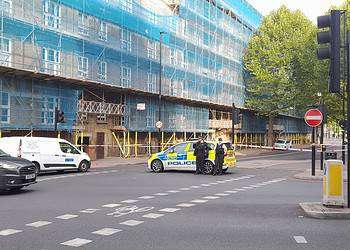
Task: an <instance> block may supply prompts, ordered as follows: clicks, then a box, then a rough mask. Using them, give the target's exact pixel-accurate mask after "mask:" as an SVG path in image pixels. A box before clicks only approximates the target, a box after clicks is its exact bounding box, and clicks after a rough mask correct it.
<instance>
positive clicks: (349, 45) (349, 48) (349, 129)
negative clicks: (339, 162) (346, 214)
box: [346, 31, 350, 208]
mask: <svg viewBox="0 0 350 250" xmlns="http://www.w3.org/2000/svg"><path fill="white" fill-rule="evenodd" d="M346 55H347V67H346V69H347V86H346V92H347V117H346V119H347V122H346V134H347V144H348V148H347V154H348V155H347V161H348V162H347V180H348V181H347V191H348V208H350V140H349V139H350V122H349V119H350V31H347V34H346Z"/></svg>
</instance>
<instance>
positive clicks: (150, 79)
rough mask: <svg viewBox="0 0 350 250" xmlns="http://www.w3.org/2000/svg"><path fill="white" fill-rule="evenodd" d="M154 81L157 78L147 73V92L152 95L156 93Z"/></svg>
mask: <svg viewBox="0 0 350 250" xmlns="http://www.w3.org/2000/svg"><path fill="white" fill-rule="evenodd" d="M156 81H157V76H156V74H153V73H147V91H148V92H151V93H154V92H156Z"/></svg>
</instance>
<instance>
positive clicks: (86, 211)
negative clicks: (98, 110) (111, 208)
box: [80, 208, 99, 214]
mask: <svg viewBox="0 0 350 250" xmlns="http://www.w3.org/2000/svg"><path fill="white" fill-rule="evenodd" d="M98 210H99V209H94V208H88V209H84V210H81V211H80V213H85V214H93V213H95V212H96V211H98Z"/></svg>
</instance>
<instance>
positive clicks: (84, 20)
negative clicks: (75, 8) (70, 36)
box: [78, 12, 89, 35]
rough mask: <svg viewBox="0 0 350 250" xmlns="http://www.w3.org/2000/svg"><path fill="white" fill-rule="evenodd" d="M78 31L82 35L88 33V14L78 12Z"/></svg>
mask: <svg viewBox="0 0 350 250" xmlns="http://www.w3.org/2000/svg"><path fill="white" fill-rule="evenodd" d="M78 31H79V33H80V34H82V35H87V34H88V33H89V23H88V16H87V15H85V14H83V13H81V12H80V13H79V19H78Z"/></svg>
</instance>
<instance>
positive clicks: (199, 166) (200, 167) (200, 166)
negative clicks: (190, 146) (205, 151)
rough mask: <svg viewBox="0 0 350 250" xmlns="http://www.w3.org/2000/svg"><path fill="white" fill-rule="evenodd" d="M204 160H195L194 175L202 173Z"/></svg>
mask: <svg viewBox="0 0 350 250" xmlns="http://www.w3.org/2000/svg"><path fill="white" fill-rule="evenodd" d="M204 161H205V159H204V158H198V157H197V159H196V173H197V174H199V173H201V172H202V170H203V166H204Z"/></svg>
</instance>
